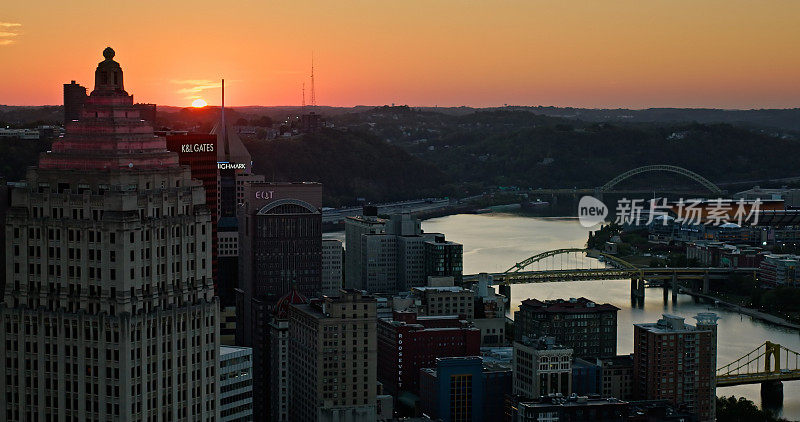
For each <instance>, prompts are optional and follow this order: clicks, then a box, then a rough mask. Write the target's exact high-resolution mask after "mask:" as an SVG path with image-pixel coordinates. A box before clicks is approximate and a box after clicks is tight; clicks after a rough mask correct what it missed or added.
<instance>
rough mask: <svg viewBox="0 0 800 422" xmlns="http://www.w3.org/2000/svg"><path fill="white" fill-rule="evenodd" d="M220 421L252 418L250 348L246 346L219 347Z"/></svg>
mask: <svg viewBox="0 0 800 422" xmlns="http://www.w3.org/2000/svg"><path fill="white" fill-rule="evenodd" d="M219 392H220V394H219V409H220V411H219V413H220V422H250V421H252V420H253V350H252V349H251V348H249V347H235V346H220V348H219Z"/></svg>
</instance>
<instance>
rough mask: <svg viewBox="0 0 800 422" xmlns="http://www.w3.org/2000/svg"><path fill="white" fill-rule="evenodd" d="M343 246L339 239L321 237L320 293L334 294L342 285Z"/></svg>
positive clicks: (337, 292)
mask: <svg viewBox="0 0 800 422" xmlns="http://www.w3.org/2000/svg"><path fill="white" fill-rule="evenodd" d="M343 259H344V248H343V247H342V241H341V240H339V239H329V238H328V239H322V294H324V295H328V296H336V295H337V294H339V289H341V288H342V287H344V286H342V260H343Z"/></svg>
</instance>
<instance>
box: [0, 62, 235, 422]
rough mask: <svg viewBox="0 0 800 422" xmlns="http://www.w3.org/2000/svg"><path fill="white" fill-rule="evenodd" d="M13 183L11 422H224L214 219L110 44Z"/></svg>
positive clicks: (7, 308) (6, 330)
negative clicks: (128, 85)
mask: <svg viewBox="0 0 800 422" xmlns="http://www.w3.org/2000/svg"><path fill="white" fill-rule="evenodd" d="M103 56H104V57H105V60H103V61H102V62H100V63H99V64H98V66H97V70H96V71H95V86H94V90H93V91H92V93H91V95H90V96H89V97H88V98H87V99H86V103H85V104H84V106H83V108H82V109H81V114H80V117H79V118H78V119H77V120H74V121H70V122H68V123H67V125H66V135H65V136H64V137H63V138H61V139H59V140H58V141H56V142H55V143H54V144H53V146H52V148H51V151H49V152H46V153H44V154H42V155H41V157H40V159H39V165H38V167H37V168H32V169H31V170H30V171H29V172H28V176H27V178H26V180H25V181H24V182H23V183H21V184H18V185H17V186H15V188H14V189H13V190H12V198H11V204H10V207H9V210H8V215H7V217H6V220H5V232H6V246H7V247H6V250H7V251H9V253H8V256H7V263H8V266H7V268H6V275H7V281H8V282H7V283H6V286H5V294H4V298H3V302H2V304H0V344H3V345H4V347H2V348H0V361H3V362H4V364H5V370H6V372H7V375H6V376H3V377H0V391H2V394H0V408H2V409H4V410H3V412H4V413H3V417H2V418H3V420H7V421H17V420H19V421H22V420H40V421H46V420H101V419H103V420H114V421H130V420H168V419H169V420H190V419H191V420H210V419H214V420H219V418H220V413H219V405H218V404H219V401H218V398H219V395H220V391H219V382H218V373H219V371H218V369H219V368H218V356H217V353H218V348H219V326H218V324H219V303H218V301H217V299H216V298H215V297H214V288H213V283H212V273H211V224H212V222H211V214H210V211H209V209H208V206H207V205H206V204H205V192H204V191H203V186H202V184H201V182H200V181H197V180H194V179H192V177H191V171H190V169H188V168H186V167H181V166H180V164H179V161H178V156H177V154H175V153H173V152H170V151H168V150H167V146H166V142H165V140H164V138H161V137H156V136H154V134H153V128H152V127H151V126H150V124H149V123H148V122H146V121H144V120H142V119H141V118H140V115H139V110H138V109H137V108H136V107H135V106H134V104H133V97H132V96H130V95H128V93H127V92H126V91H125V90H124V88H123V72H122V68H121V67H120V65H119V64H118V63H117V62H116V61H114V60H113V58H114V50H112V49H111V48H106V49H105V50H104V51H103Z"/></svg>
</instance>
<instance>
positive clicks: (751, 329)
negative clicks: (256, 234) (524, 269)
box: [326, 214, 800, 420]
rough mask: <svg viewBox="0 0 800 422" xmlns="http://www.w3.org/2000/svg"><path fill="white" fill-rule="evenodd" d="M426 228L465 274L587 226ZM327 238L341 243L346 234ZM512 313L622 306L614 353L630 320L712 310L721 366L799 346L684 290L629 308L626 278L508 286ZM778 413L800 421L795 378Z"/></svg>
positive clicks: (449, 223) (565, 244) (753, 393)
mask: <svg viewBox="0 0 800 422" xmlns="http://www.w3.org/2000/svg"><path fill="white" fill-rule="evenodd" d="M422 228H423V230H424V231H426V232H439V233H444V234H445V236H446V238H447V239H448V240H452V241H454V242H459V243H461V244H463V245H464V274H475V273H479V272H502V271H505V270H506V269H508V268H509V267H511V266H512V265H514V263H516V262H519V261H521V260H523V259H525V258H528V257H530V256H532V255H535V254H537V253H540V252H545V251H548V250H553V249H561V248H571V247H574V248H582V247H584V246H585V243H586V238H587V236H588V232H589V229H587V228H584V227H583V226H581V225H580V224H578V222H577V220H576V219H573V218H538V217H524V216H518V215H512V214H477V215H470V214H460V215H450V216H446V217H441V218H435V219H430V220H425V221H423V223H422ZM326 236H331V237H336V238H339V239H342V240H344V233H343V232H336V233H326ZM511 296H512V297H511V311H512V312H513V311H515V310H517V309H518V308H519V304H520V302H521V301H522V300H524V299H527V298H537V299H557V298H564V299H568V298H570V297H581V296H583V297H586V298H588V299H591V300H593V301H595V302H598V303H611V304H612V305H614V306H616V307H618V308H620V310H619V312H618V314H617V321H618V325H617V352H618V353H619V354H626V353H631V352H633V340H632V339H633V324H634V323H641V322H655V321H657V320H658V319H659V318H660V317H661V314H662V313H671V314H676V315H680V316H684V317H686V320H687V322H689V323H692V324H694V322H695V321H694V320H693V319H692V317H694V316H695V315H697V314H698V313H699V312H708V311H713V312H716V313H717V315H718V316H719V317H720V320H719V321H718V324H719V329H718V344H717V350H718V352H717V363H718V366H722V365H724V364H727V363H729V362H732V361H733V360H735V359H737V358H739V357H741V356H743V355H745V354H747V353H748V352H750V351H752V350H753V349H755V348H756V346H758V345H760V344H762V343H764V341H765V340H769V341H772V342H776V343H780V344H782V345H784V346H786V347H788V348H789V349H792V350H800V333H798V332H797V331H792V330H789V329H784V328H781V327H778V326H775V325H771V324H768V323H765V322H761V321H759V320H755V319H753V318H751V317H749V316H746V315H740V314H738V313H734V312H730V311H726V310H724V309H718V308H715V307H714V306H713V305H708V304H703V303H697V302H696V301H695V300H694V298H692V297H691V296H688V295H684V294H680V295H678V300H677V303H673V302H672V300H671V299H670V300H669V301H668V304H666V305H665V304H664V301H663V295H662V291H661V289H655V288H654V289H647V291H646V295H645V301H644V305H643V306H639V307H637V306H632V304H631V299H630V281H629V280H603V281H573V282H561V283H541V284H526V285H516V286H513V288H512V291H511ZM760 391H761V390H760V385H758V384H754V385H742V386H735V387H724V388H718V389H717V395H719V396H722V395H727V396H729V395H736V396H743V397H746V398H747V399H749V400H752V401H753V402H755V403H757V404H760V403H761V393H760ZM776 410H778V411H779V413H781V416H783V417H785V418H787V419H790V420H798V419H800V381H789V382H785V383H784V401H783V407H782V409H776Z"/></svg>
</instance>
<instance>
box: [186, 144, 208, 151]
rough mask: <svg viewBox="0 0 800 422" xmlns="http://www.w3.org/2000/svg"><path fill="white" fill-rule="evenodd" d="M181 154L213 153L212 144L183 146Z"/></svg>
mask: <svg viewBox="0 0 800 422" xmlns="http://www.w3.org/2000/svg"><path fill="white" fill-rule="evenodd" d="M181 152H214V144H183V145H181Z"/></svg>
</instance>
